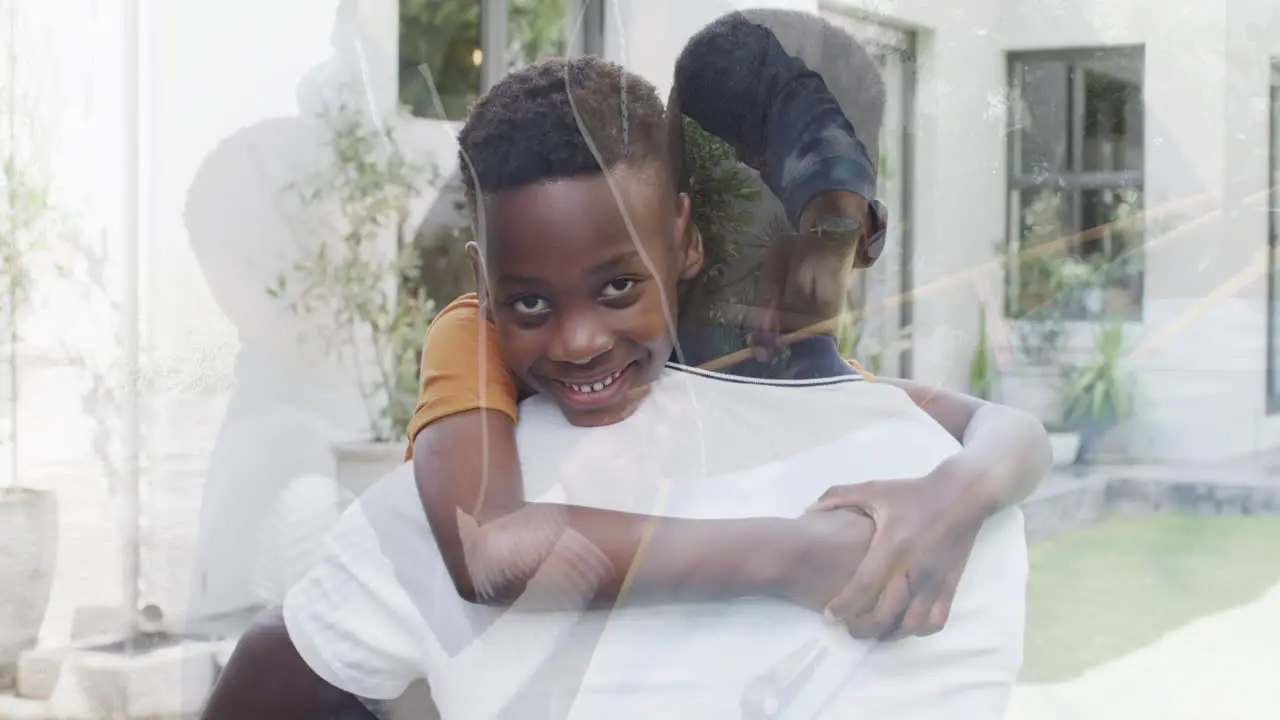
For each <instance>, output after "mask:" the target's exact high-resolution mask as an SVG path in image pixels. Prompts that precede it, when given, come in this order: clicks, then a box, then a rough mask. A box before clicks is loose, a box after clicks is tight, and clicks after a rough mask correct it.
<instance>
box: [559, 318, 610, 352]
mask: <svg viewBox="0 0 1280 720" xmlns="http://www.w3.org/2000/svg"><path fill="white" fill-rule="evenodd" d="M584 315H585V316H584V317H571V318H565V320H564V321H563V322H561V324H560V332H558V333H556V340H555V342H554V343H553V344H552V346H551V352H550V353H549V355H550V358H551V359H552V360H554V361H556V362H563V363H572V364H574V365H586V364H587V363H590V362H591V361H592V360H595V359H596V358H598V357H600V356H601V355H603V354H605V353H607V352H609V350H610V349H611V348H612V347H613V335H612V334H611V333H610V332H609V331H608V330H607V329H606V328H605V327H604V326H603V325H601V324H600V323H599V322H596V321H595V320H594V318H592V317H591V314H590V313H584Z"/></svg>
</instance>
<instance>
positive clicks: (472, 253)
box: [467, 240, 493, 322]
mask: <svg viewBox="0 0 1280 720" xmlns="http://www.w3.org/2000/svg"><path fill="white" fill-rule="evenodd" d="M467 259H469V260H470V261H471V275H472V277H474V278H475V282H476V296H477V297H478V298H480V311H481V312H483V313H484V317H485V319H486V320H488V321H489V322H493V304H492V303H490V302H489V281H488V275H486V274H485V271H484V257H483V256H482V255H481V254H480V245H479V244H478V243H476V241H475V240H472V241H470V242H468V243H467Z"/></svg>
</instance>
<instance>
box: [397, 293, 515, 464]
mask: <svg viewBox="0 0 1280 720" xmlns="http://www.w3.org/2000/svg"><path fill="white" fill-rule="evenodd" d="M477 409H485V410H497V411H498V412H500V413H502V414H504V415H507V416H508V417H510V418H511V419H512V420H515V419H516V382H515V378H514V377H512V375H511V373H510V372H509V371H508V370H507V368H506V366H505V365H503V364H502V358H501V357H500V356H499V354H498V330H497V328H495V327H494V326H493V324H492V323H490V322H488V321H487V320H485V318H484V315H482V314H481V312H480V300H479V298H477V297H476V294H475V293H468V294H466V295H463V296H461V297H459V298H458V299H457V300H454V301H453V302H451V303H449V305H448V306H446V307H445V309H443V310H441V311H440V313H439V314H438V315H436V317H435V319H434V320H432V321H431V325H430V326H428V327H427V337H426V339H425V340H423V343H422V369H421V370H420V372H419V374H418V406H417V408H415V409H414V412H413V419H412V420H410V421H409V426H408V428H406V434H407V435H408V438H409V449H408V450H407V451H406V452H405V459H406V460H409V459H411V458H412V457H413V441H414V439H415V438H417V437H418V433H420V432H422V429H423V428H425V427H426V426H428V425H430V424H431V423H433V422H435V421H436V420H439V419H440V418H443V417H448V416H449V415H453V414H456V413H460V412H465V411H467V410H477Z"/></svg>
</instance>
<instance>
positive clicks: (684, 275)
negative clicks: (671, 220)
mask: <svg viewBox="0 0 1280 720" xmlns="http://www.w3.org/2000/svg"><path fill="white" fill-rule="evenodd" d="M692 213H693V203H692V201H690V199H689V194H688V193H679V194H677V195H676V241H677V242H678V243H680V279H681V280H692V279H694V278H695V277H697V276H698V273H699V272H701V271H702V262H703V259H704V257H705V255H706V251H705V250H704V249H703V247H702V233H701V232H699V231H698V226H697V225H695V224H694V223H693V219H692V217H691V216H692Z"/></svg>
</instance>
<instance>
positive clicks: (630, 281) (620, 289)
mask: <svg viewBox="0 0 1280 720" xmlns="http://www.w3.org/2000/svg"><path fill="white" fill-rule="evenodd" d="M635 286H636V280H635V278H625V277H623V278H614V279H612V280H610V281H609V282H607V283H605V285H604V290H603V291H601V293H600V294H601V295H604V296H605V297H607V298H613V297H618V296H619V295H626V294H627V292H629V291H630V290H631V288H634V287H635Z"/></svg>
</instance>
